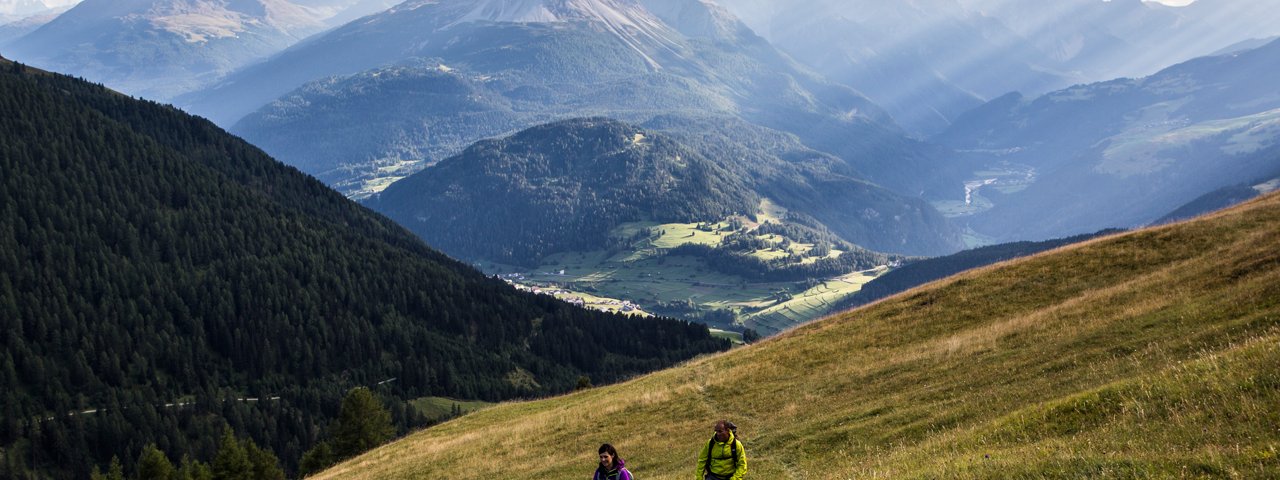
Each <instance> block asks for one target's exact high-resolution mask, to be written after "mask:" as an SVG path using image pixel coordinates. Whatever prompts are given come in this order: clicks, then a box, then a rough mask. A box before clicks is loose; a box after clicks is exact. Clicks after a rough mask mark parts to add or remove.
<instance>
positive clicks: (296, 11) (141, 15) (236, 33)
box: [5, 0, 388, 100]
mask: <svg viewBox="0 0 1280 480" xmlns="http://www.w3.org/2000/svg"><path fill="white" fill-rule="evenodd" d="M387 2H388V0H127V1H126V0H85V1H83V2H81V3H79V4H78V5H76V6H75V7H73V8H71V9H70V10H68V11H67V12H66V13H63V14H61V15H59V16H58V17H57V18H54V19H53V20H51V21H49V22H48V23H46V24H44V25H42V26H41V27H40V28H38V29H36V30H34V31H32V32H30V33H28V34H26V35H25V36H23V37H20V38H17V39H15V40H14V41H13V42H12V44H11V45H10V47H9V48H7V49H6V52H5V54H6V55H8V56H10V57H13V58H15V59H17V60H19V61H23V62H26V63H30V64H33V65H37V66H40V67H43V68H47V69H50V70H55V71H65V72H70V73H74V74H76V75H81V76H84V77H86V78H89V79H91V80H93V81H97V82H101V83H104V84H107V85H108V86H111V87H113V88H115V89H117V90H121V91H124V92H126V93H129V94H133V95H138V96H143V97H147V98H153V99H159V100H167V99H171V98H173V97H174V96H176V95H179V94H182V93H185V92H188V91H191V90H194V89H196V88H199V87H202V86H205V85H207V84H209V83H211V82H213V81H215V80H217V79H219V78H221V77H222V76H223V75H226V74H227V73H229V72H231V71H232V70H234V69H236V68H239V67H241V66H244V65H246V64H249V63H251V62H253V61H256V60H259V59H261V58H263V57H266V56H267V55H270V54H272V53H275V52H277V51H279V50H282V49H284V48H285V47H288V46H289V45H292V44H294V43H296V42H297V41H299V40H301V39H302V38H304V37H307V36H309V35H311V34H313V33H317V32H320V31H322V30H324V29H326V28H329V27H330V26H331V25H332V24H330V23H328V21H329V20H331V19H335V18H344V16H349V15H356V14H363V13H371V12H372V11H374V10H376V9H377V8H380V7H385V6H386V4H387Z"/></svg>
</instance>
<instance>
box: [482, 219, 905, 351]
mask: <svg viewBox="0 0 1280 480" xmlns="http://www.w3.org/2000/svg"><path fill="white" fill-rule="evenodd" d="M783 215H785V210H784V209H782V208H781V207H778V206H777V205H774V204H772V203H770V202H768V201H764V202H762V203H761V207H760V212H758V213H757V214H756V216H755V219H754V220H753V219H751V218H749V217H745V216H737V217H733V218H726V219H723V220H721V221H719V222H714V223H712V222H704V223H702V224H699V223H662V224H659V223H655V222H632V223H626V224H623V225H620V226H618V227H617V228H615V229H614V230H613V231H612V232H610V235H611V236H612V237H614V238H617V239H633V238H640V239H641V240H638V241H636V242H634V243H632V247H631V248H629V249H622V250H617V251H603V250H597V251H590V252H571V253H559V254H554V255H550V256H548V257H546V259H545V260H544V261H543V263H542V264H541V265H539V266H538V267H536V268H533V269H519V268H518V267H513V266H509V265H497V264H493V263H486V262H482V263H480V264H478V265H477V266H479V267H480V268H481V269H483V270H485V271H486V272H488V273H505V274H510V273H512V272H519V273H520V274H521V275H522V276H521V277H519V278H512V279H511V280H512V281H513V282H514V283H517V284H521V285H528V286H536V287H539V288H552V289H557V290H564V291H566V293H558V294H556V296H557V297H560V298H562V299H566V300H569V299H574V298H578V299H582V300H584V301H585V302H586V306H587V307H588V308H600V309H605V310H612V311H617V310H618V309H619V308H620V304H621V303H622V302H623V301H630V302H634V303H635V304H637V305H639V306H640V307H641V310H639V311H636V312H635V313H640V314H647V313H644V312H650V311H652V309H653V307H655V306H656V305H657V304H659V303H664V302H665V303H671V302H685V301H691V302H693V303H694V304H696V305H697V306H698V308H700V309H703V310H727V311H730V312H732V313H733V314H734V315H735V316H736V318H737V323H738V325H737V326H736V327H733V328H743V327H744V326H745V327H753V328H758V329H759V331H760V332H761V333H762V334H771V333H776V332H779V331H782V330H785V329H787V328H790V327H793V326H796V325H799V324H802V323H804V322H807V321H810V320H814V319H816V318H819V317H821V316H822V315H825V314H828V313H830V312H829V308H827V307H828V306H829V305H831V304H834V303H836V302H838V301H839V300H840V299H841V298H843V297H845V296H848V295H852V294H853V293H856V292H857V291H858V289H860V288H861V286H862V285H863V284H865V283H866V282H868V281H870V280H871V279H873V278H875V277H876V276H879V275H882V274H884V273H886V272H887V271H888V270H887V269H886V268H880V269H875V270H872V271H868V272H863V273H859V274H853V275H846V276H843V277H840V278H832V279H826V285H825V286H819V287H815V288H812V289H808V288H806V287H805V285H804V284H803V282H749V281H747V280H745V279H743V278H741V277H738V276H735V275H727V274H723V273H718V272H716V271H714V270H712V269H711V268H710V267H708V266H707V264H706V262H705V261H703V260H701V259H698V258H691V257H685V256H668V255H665V253H664V252H666V251H667V250H670V249H673V248H676V247H679V246H681V245H685V244H690V243H693V244H701V245H708V246H713V247H715V246H719V245H721V243H722V241H723V240H724V238H725V237H726V236H727V235H728V234H729V233H731V232H730V231H729V230H728V228H729V226H730V224H731V223H730V221H731V220H733V221H734V222H736V223H739V224H741V225H743V227H744V228H746V229H748V230H750V229H752V228H754V227H756V226H758V225H759V224H758V223H755V220H760V221H764V220H769V221H779V219H780V218H781V216H783ZM757 238H759V239H762V240H765V241H767V242H769V243H770V244H773V245H776V246H775V247H774V248H766V249H760V250H756V251H754V252H752V253H751V254H752V255H753V256H756V257H758V258H761V259H766V260H768V259H775V258H784V257H786V256H788V255H789V254H798V255H804V254H806V253H807V252H809V251H810V250H811V249H812V248H813V247H814V245H812V244H807V243H801V242H799V241H793V240H791V239H785V238H783V237H781V236H779V235H776V234H769V235H760V236H758V237H757ZM784 241H787V242H788V243H789V246H788V247H787V248H786V249H785V250H784V249H782V248H781V245H782V244H783V242H784ZM840 253H841V251H840V250H837V249H832V251H831V253H830V254H829V256H832V257H834V256H837V255H839V254H840ZM815 261H817V258H814V257H806V258H805V259H804V260H803V262H801V263H811V262H815ZM779 292H787V293H788V294H790V295H793V298H792V299H791V300H789V301H787V302H785V303H783V304H778V302H777V301H776V298H777V296H778V293H779ZM796 292H799V293H796ZM723 327H725V328H729V327H731V326H730V325H723Z"/></svg>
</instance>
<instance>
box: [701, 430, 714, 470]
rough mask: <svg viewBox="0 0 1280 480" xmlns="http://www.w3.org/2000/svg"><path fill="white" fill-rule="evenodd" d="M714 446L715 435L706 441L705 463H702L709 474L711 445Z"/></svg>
mask: <svg viewBox="0 0 1280 480" xmlns="http://www.w3.org/2000/svg"><path fill="white" fill-rule="evenodd" d="M714 446H716V437H711V440H710V441H708V442H707V464H706V465H703V468H704V469H706V473H707V475H710V474H711V447H714Z"/></svg>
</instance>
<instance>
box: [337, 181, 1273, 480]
mask: <svg viewBox="0 0 1280 480" xmlns="http://www.w3.org/2000/svg"><path fill="white" fill-rule="evenodd" d="M1278 226H1280V195H1275V194H1273V195H1269V196H1266V197H1263V198H1261V199H1259V200H1256V201H1253V202H1250V203H1247V204H1245V205H1243V206H1240V207H1236V208H1233V209H1231V210H1228V211H1226V212H1223V213H1219V214H1215V215H1213V216H1210V217H1208V218H1206V219H1201V220H1196V221H1192V222H1187V223H1181V224H1175V225H1170V226H1165V227H1160V228H1155V229H1148V230H1142V231H1137V232H1132V233H1128V234H1123V235H1117V236H1112V237H1106V238H1102V239H1098V240H1094V241H1090V242H1086V243H1083V244H1078V245H1073V246H1070V247H1065V248H1062V249H1059V250H1055V251H1051V252H1046V253H1044V254H1040V255H1037V256H1033V257H1029V258H1024V259H1020V260H1015V261H1012V262H1008V263H1004V264H999V265H995V266H991V267H985V268H982V269H979V270H976V271H971V272H967V273H964V274H961V275H958V276H956V277H952V278H949V279H946V280H942V281H938V282H934V283H932V284H929V285H925V286H922V287H920V288H917V289H914V290H911V291H908V292H904V293H902V294H899V295H897V296H894V297H890V298H888V299H885V300H882V301H879V302H877V303H874V304H871V305H868V306H865V307H862V308H859V309H856V310H853V311H849V312H845V313H842V314H840V315H837V316H833V317H830V318H827V319H824V320H821V321H817V322H813V323H810V324H807V325H804V326H802V327H799V328H796V329H794V330H791V331H788V332H786V333H783V334H781V335H779V336H776V337H773V338H770V339H768V340H765V341H763V342H760V343H758V344H755V345H751V346H747V347H744V348H739V349H735V350H733V351H730V352H727V353H723V354H718V355H714V356H706V357H702V358H697V359H694V360H691V361H689V362H686V363H685V364H682V365H680V366H678V367H675V368H671V369H668V370H664V371H661V372H657V373H654V374H650V375H646V376H643V377H639V378H636V379H633V380H631V381H628V382H625V383H621V384H616V385H611V386H606V387H600V388H594V389H589V390H585V391H580V392H577V393H574V394H571V395H566V396H562V397H556V398H548V399H543V400H537V401H530V402H516V403H505V404H501V405H497V406H494V407H492V408H488V409H485V410H482V411H479V412H476V413H473V414H470V415H466V416H464V417H461V418H459V419H456V420H453V421H450V422H447V423H444V424H441V425H438V426H436V427H433V428H430V429H427V430H423V431H420V432H417V433H415V434H412V435H410V436H408V437H406V438H403V439H401V440H399V441H397V442H395V443H392V444H390V445H386V446H384V447H382V448H379V449H376V450H373V451H371V452H369V453H367V454H365V455H362V456H360V457H357V458H355V459H352V460H350V461H348V462H345V463H343V464H340V465H338V466H336V467H334V468H333V469H331V470H329V471H327V472H324V473H323V474H321V475H319V476H318V477H317V478H360V479H384V478H385V479H391V478H430V479H464V478H489V477H502V478H520V479H526V478H527V479H535V478H536V479H547V478H585V477H586V476H588V475H590V472H591V470H592V468H594V463H595V462H594V459H595V449H596V447H597V446H599V444H600V443H603V442H610V443H613V444H614V445H616V446H617V447H618V449H619V452H620V453H621V455H622V456H623V457H624V458H626V459H627V461H628V465H630V466H631V467H632V468H633V471H634V472H635V474H636V475H637V478H646V479H650V478H651V479H687V478H690V476H691V475H693V474H694V472H693V468H694V459H695V455H696V453H697V450H698V449H699V448H700V446H702V445H705V444H706V440H707V438H709V437H710V435H711V433H712V431H711V427H712V423H713V421H714V420H715V419H718V418H729V419H732V420H734V421H736V422H737V424H738V426H739V433H740V435H741V437H742V440H743V442H744V443H745V445H746V450H747V455H748V459H749V466H750V473H749V474H748V478H758V479H811V478H812V479H818V478H822V479H830V478H961V479H964V478H1086V477H1087V478H1276V477H1278V476H1280V458H1278V456H1277V453H1278V452H1280V369H1277V368H1276V366H1277V365H1280V235H1276V232H1277V231H1278V228H1277V227H1278Z"/></svg>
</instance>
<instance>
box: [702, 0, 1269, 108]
mask: <svg viewBox="0 0 1280 480" xmlns="http://www.w3.org/2000/svg"><path fill="white" fill-rule="evenodd" d="M723 3H724V4H725V6H726V7H727V8H729V9H730V10H732V11H734V12H736V13H739V15H740V16H741V17H742V18H744V19H745V21H746V22H747V23H748V24H749V25H751V27H752V28H754V29H756V30H757V31H758V32H760V33H761V35H763V36H765V37H766V38H768V39H770V40H771V41H773V42H774V43H775V44H776V45H778V47H779V48H780V49H782V50H783V51H786V52H787V53H789V54H791V55H792V56H794V57H795V58H797V59H798V60H800V61H801V62H803V63H805V64H807V65H809V66H811V67H813V68H815V69H816V70H817V71H819V72H821V73H822V74H823V75H825V76H827V77H828V78H830V79H831V80H833V81H837V82H842V83H845V84H848V85H850V86H852V87H854V88H857V89H859V90H860V91H862V92H864V93H866V94H867V95H868V96H869V97H870V98H871V99H873V100H874V101H876V102H877V103H878V104H880V105H882V106H884V107H885V108H886V109H887V110H889V111H890V113H892V114H893V115H894V117H895V119H896V120H897V121H898V122H899V123H900V124H902V125H904V126H905V127H906V128H907V129H908V130H911V131H915V132H921V133H924V134H936V133H937V132H940V131H942V130H943V129H945V128H946V127H947V126H948V125H950V124H951V123H952V122H954V121H956V119H957V117H958V116H959V115H960V114H962V113H964V111H966V110H968V109H969V108H972V107H974V106H976V105H977V104H978V103H980V102H982V101H985V100H989V99H994V98H996V97H998V96H1001V95H1003V94H1005V93H1008V92H1012V91H1019V92H1022V93H1024V94H1026V95H1029V96H1036V95H1040V94H1042V93H1045V92H1048V91H1051V90H1055V89H1060V88H1063V87H1067V86H1069V85H1071V84H1074V83H1082V82H1096V81H1102V80H1107V79H1111V78H1117V77H1129V76H1145V75H1150V74H1152V73H1154V72H1156V71H1157V70H1160V69H1162V68H1164V67H1167V66H1169V65H1172V64H1175V63H1179V62H1183V61H1186V60H1189V59H1191V58H1194V57H1198V56H1203V55H1207V54H1210V53H1212V52H1214V51H1216V50H1218V49H1220V48H1223V47H1225V46H1228V45H1231V44H1234V43H1237V42H1240V41H1243V40H1247V39H1250V38H1255V37H1268V36H1273V35H1276V34H1277V33H1280V27H1276V26H1275V25H1277V24H1280V13H1277V11H1276V10H1275V9H1269V8H1268V7H1267V6H1266V5H1265V3H1266V2H1259V1H1252V0H1241V1H1231V0H1224V1H1218V2H1205V1H1201V2H1196V3H1193V4H1192V5H1191V6H1189V7H1183V8H1170V7H1165V6H1163V5H1159V4H1156V3H1152V2H1142V1H1140V0H1116V1H1106V2H1103V1H1097V0H1064V1H1060V2H1050V3H1046V4H1043V5H1041V4H1036V3H1034V2H1020V1H1009V0H935V1H928V2H893V3H883V2H870V1H853V2H850V1H827V0H821V1H818V2H815V4H816V5H814V6H812V7H811V8H794V6H793V5H791V4H789V3H787V2H782V1H777V0H725V1H724V2H723Z"/></svg>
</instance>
